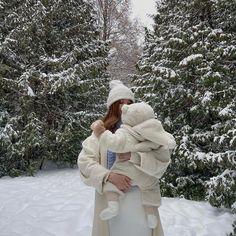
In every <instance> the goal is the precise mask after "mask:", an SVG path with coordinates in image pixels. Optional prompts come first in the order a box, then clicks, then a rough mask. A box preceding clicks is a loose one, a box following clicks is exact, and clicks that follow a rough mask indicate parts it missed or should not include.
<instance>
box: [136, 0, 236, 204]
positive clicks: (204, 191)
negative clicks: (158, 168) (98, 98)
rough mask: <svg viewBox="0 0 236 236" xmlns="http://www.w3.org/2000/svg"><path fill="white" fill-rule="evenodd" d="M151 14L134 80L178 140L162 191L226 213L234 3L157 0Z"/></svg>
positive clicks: (230, 180)
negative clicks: (151, 26)
mask: <svg viewBox="0 0 236 236" xmlns="http://www.w3.org/2000/svg"><path fill="white" fill-rule="evenodd" d="M157 11H158V12H157V14H156V16H155V18H154V19H155V26H154V30H153V32H150V31H147V32H146V39H145V47H144V53H143V56H142V58H141V60H140V61H139V63H138V68H139V71H140V75H136V76H135V77H134V83H135V89H136V93H137V94H138V95H139V96H140V98H141V99H142V100H145V101H147V102H149V103H150V104H151V105H152V106H153V107H154V109H155V111H156V113H157V116H158V117H159V119H160V120H161V121H162V122H163V125H164V127H165V129H166V130H167V131H169V132H171V133H173V134H174V136H175V137H176V140H177V143H178V145H177V147H176V148H175V150H174V152H173V156H172V164H171V165H170V168H169V169H168V172H167V174H166V175H165V177H164V178H163V179H162V180H161V181H162V184H163V188H162V189H163V192H164V194H166V195H169V196H184V197H186V198H189V199H195V200H199V199H207V200H209V201H210V203H211V204H213V205H214V206H221V205H224V206H226V207H231V208H232V207H233V203H234V202H235V200H236V199H235V196H236V195H235V192H236V183H235V180H236V171H235V156H236V151H235V147H236V129H235V128H236V116H235V115H236V105H235V104H236V101H235V100H236V99H235V94H236V88H235V77H236V70H235V69H236V61H235V59H236V47H235V45H236V27H235V17H236V2H235V1H230V0H219V1H213V0H194V1H192V0H185V1H180V0H163V1H160V2H158V4H157ZM232 20H234V21H232Z"/></svg>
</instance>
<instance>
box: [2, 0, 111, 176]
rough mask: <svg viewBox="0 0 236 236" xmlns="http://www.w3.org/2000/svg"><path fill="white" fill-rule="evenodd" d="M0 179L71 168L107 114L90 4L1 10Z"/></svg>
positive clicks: (30, 0) (23, 3)
mask: <svg viewBox="0 0 236 236" xmlns="http://www.w3.org/2000/svg"><path fill="white" fill-rule="evenodd" d="M0 9H1V13H0V43H1V46H0V145H1V146H0V162H1V165H0V176H3V175H18V174H21V173H29V174H31V173H33V172H34V170H35V169H37V168H38V165H40V164H41V163H42V161H43V160H44V159H50V160H54V161H56V162H57V163H63V164H70V165H74V164H75V163H76V160H77V155H78V152H79V149H80V143H81V141H82V140H83V139H84V138H85V137H86V136H87V135H88V133H89V132H90V131H89V124H90V123H91V121H92V120H94V119H96V118H97V117H98V116H100V115H101V114H102V113H103V111H104V102H105V97H106V96H107V94H106V93H107V90H108V89H107V84H108V83H107V82H108V77H107V74H106V67H107V59H106V57H107V53H108V52H107V51H108V49H107V45H106V44H105V43H104V42H102V41H100V40H99V39H98V36H99V32H98V25H97V23H96V22H97V19H96V14H95V12H94V9H93V4H91V3H90V2H89V1H85V0H66V1H61V0H60V1H58V0H37V1H35V0H13V1H7V0H3V1H1V2H0Z"/></svg>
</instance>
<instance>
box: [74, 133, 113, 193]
mask: <svg viewBox="0 0 236 236" xmlns="http://www.w3.org/2000/svg"><path fill="white" fill-rule="evenodd" d="M100 158H101V157H100V152H99V142H98V139H97V137H96V136H95V135H94V134H92V135H91V136H89V137H88V138H87V139H86V140H85V141H84V142H83V143H82V150H81V152H80V153H79V156H78V161H77V163H78V167H79V172H80V176H81V179H82V181H83V182H84V183H85V184H87V185H89V186H93V187H95V189H96V191H97V192H98V193H100V194H102V189H103V184H104V179H105V178H106V177H107V175H108V174H109V172H110V171H109V170H108V169H106V168H105V167H103V166H102V165H101V164H100Z"/></svg>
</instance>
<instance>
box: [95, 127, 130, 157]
mask: <svg viewBox="0 0 236 236" xmlns="http://www.w3.org/2000/svg"><path fill="white" fill-rule="evenodd" d="M126 139H127V138H126V135H125V133H124V132H123V131H122V129H118V130H117V131H116V132H115V133H114V134H113V133H112V132H111V131H109V130H106V131H105V132H103V133H102V134H101V135H100V137H99V144H100V145H102V146H104V147H106V148H107V149H108V150H110V151H112V152H115V153H124V152H127V150H125V145H126V142H127V141H126ZM128 151H129V150H128Z"/></svg>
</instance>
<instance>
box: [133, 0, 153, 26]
mask: <svg viewBox="0 0 236 236" xmlns="http://www.w3.org/2000/svg"><path fill="white" fill-rule="evenodd" d="M155 2H156V0H145V1H142V0H131V4H132V10H133V15H132V16H133V17H137V18H139V19H140V20H141V22H142V24H143V25H144V26H147V27H151V25H152V24H153V20H152V19H151V18H150V17H148V16H147V15H148V14H154V13H156V7H155Z"/></svg>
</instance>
